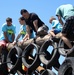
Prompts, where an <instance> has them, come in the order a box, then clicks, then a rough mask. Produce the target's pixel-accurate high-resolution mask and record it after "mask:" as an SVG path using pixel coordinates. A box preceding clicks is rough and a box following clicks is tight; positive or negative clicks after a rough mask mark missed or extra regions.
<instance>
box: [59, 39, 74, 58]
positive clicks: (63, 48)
mask: <svg viewBox="0 0 74 75" xmlns="http://www.w3.org/2000/svg"><path fill="white" fill-rule="evenodd" d="M72 44H73V43H72ZM58 47H59V48H58V52H59V53H60V54H61V55H62V56H65V57H73V56H74V53H73V52H74V48H72V49H69V48H68V46H67V45H66V44H64V42H63V40H60V41H59V46H58Z"/></svg>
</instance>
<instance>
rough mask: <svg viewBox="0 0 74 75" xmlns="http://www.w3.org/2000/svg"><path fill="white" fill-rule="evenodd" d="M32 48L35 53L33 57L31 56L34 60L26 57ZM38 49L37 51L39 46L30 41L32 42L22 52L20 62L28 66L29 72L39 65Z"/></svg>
mask: <svg viewBox="0 0 74 75" xmlns="http://www.w3.org/2000/svg"><path fill="white" fill-rule="evenodd" d="M33 49H35V51H36V54H35V56H34V57H32V58H33V59H34V60H31V59H28V57H29V56H30V55H31V54H30V53H31V50H33ZM38 51H39V46H37V45H36V44H34V43H32V44H29V45H28V46H27V47H26V48H25V49H24V51H23V53H22V56H23V57H22V62H23V64H24V65H25V66H26V67H27V68H28V72H29V73H31V72H33V71H34V70H35V69H36V68H37V67H38V66H39V65H40V60H39V56H38Z"/></svg>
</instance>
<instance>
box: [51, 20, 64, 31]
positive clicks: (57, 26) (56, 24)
mask: <svg viewBox="0 0 74 75" xmlns="http://www.w3.org/2000/svg"><path fill="white" fill-rule="evenodd" d="M52 28H53V29H55V30H60V31H62V28H63V27H62V25H61V24H60V23H59V21H58V20H53V21H52Z"/></svg>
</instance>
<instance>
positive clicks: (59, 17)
mask: <svg viewBox="0 0 74 75" xmlns="http://www.w3.org/2000/svg"><path fill="white" fill-rule="evenodd" d="M57 17H58V20H59V22H60V23H61V25H64V22H63V21H62V18H61V16H59V15H57Z"/></svg>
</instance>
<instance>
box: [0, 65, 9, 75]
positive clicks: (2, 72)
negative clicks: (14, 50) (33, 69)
mask: <svg viewBox="0 0 74 75" xmlns="http://www.w3.org/2000/svg"><path fill="white" fill-rule="evenodd" d="M8 74H9V73H8V69H7V65H6V64H2V65H0V75H8Z"/></svg>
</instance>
